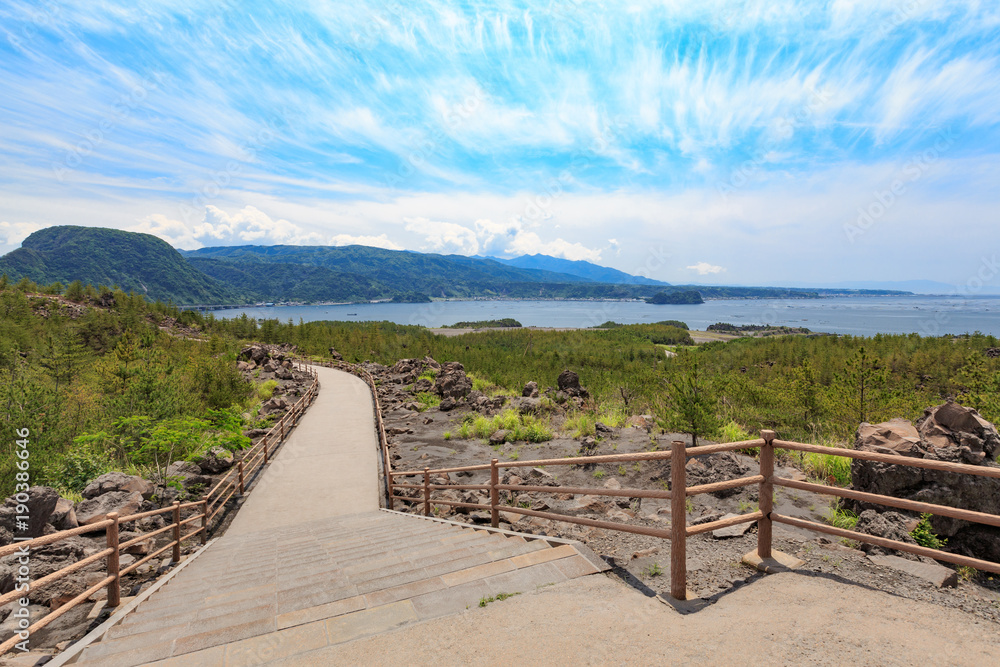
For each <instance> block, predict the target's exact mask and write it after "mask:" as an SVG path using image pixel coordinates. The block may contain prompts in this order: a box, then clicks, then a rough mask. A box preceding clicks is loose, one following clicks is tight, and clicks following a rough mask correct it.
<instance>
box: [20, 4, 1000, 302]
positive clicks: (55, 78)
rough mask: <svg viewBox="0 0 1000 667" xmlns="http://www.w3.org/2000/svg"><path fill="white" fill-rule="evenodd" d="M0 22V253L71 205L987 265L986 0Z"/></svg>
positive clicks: (234, 230)
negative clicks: (1, 91)
mask: <svg viewBox="0 0 1000 667" xmlns="http://www.w3.org/2000/svg"><path fill="white" fill-rule="evenodd" d="M0 29H2V33H0V37H2V39H0V77H2V79H0V83H2V90H3V94H2V96H0V252H6V251H9V250H11V249H13V248H15V247H17V246H18V245H19V243H20V241H21V240H22V239H23V238H24V237H25V236H26V235H27V234H29V233H30V232H31V231H34V230H35V229H39V228H42V227H46V226H49V225H55V224H82V225H92V226H108V227H116V228H121V229H130V230H135V231H146V232H150V233H154V234H157V235H158V236H160V237H162V238H164V239H166V240H168V241H169V242H171V243H173V244H174V245H176V246H178V247H182V248H195V247H200V246H203V245H237V244H245V243H258V244H271V243H292V244H302V243H308V244H336V245H344V244H350V243H364V244H368V245H379V246H383V247H390V248H406V249H411V250H421V251H433V252H458V253H462V254H489V255H497V256H512V255H519V254H524V253H536V252H541V253H546V254H552V255H556V256H561V257H568V258H570V259H587V260H590V261H595V262H598V263H601V264H605V265H609V266H614V267H616V268H619V269H622V270H625V271H628V272H630V273H644V274H646V275H650V276H651V277H654V278H659V279H662V280H667V281H670V282H704V283H731V284H792V283H814V284H816V283H828V282H836V281H843V280H906V279H917V278H922V279H930V280H940V281H945V282H949V283H953V284H960V285H961V284H967V283H968V282H969V281H970V280H971V281H973V283H974V284H975V281H976V280H977V279H985V280H984V282H985V284H987V285H1000V275H997V271H996V270H995V269H991V268H989V267H992V266H994V264H995V262H996V259H995V254H994V253H995V251H996V250H997V245H998V243H997V241H996V239H997V234H996V228H997V222H998V220H997V217H998V214H997V212H998V210H1000V207H998V204H1000V187H998V183H1000V179H998V176H1000V173H998V172H1000V169H998V166H1000V162H998V160H997V153H998V151H1000V7H998V6H997V4H996V3H993V2H985V1H982V2H974V1H969V2H944V1H937V0H868V1H861V0H836V1H832V2H819V1H817V2H782V1H781V0H771V1H770V2H764V1H760V2H758V1H756V0H739V1H736V2H722V1H717V2H716V1H712V0H704V1H698V2H694V1H692V2H681V1H679V0H677V1H673V2H671V1H661V2H642V1H635V2H627V3H610V2H585V1H584V0H551V1H549V2H512V1H511V2H462V3H451V2H420V3H402V2H395V1H393V0H389V2H366V1H365V0H355V1H352V2H318V1H314V2H309V1H303V0H299V1H298V2H288V3H284V2H271V3H254V2H236V0H228V2H194V1H183V0H173V1H171V2H143V1H141V0H140V1H135V0H133V1H131V2H115V1H112V0H104V1H100V2H98V1H96V0H81V1H76V0H73V1H70V0H66V1H58V0H53V1H51V2H50V1H47V0H43V1H36V2H19V1H17V0H8V2H6V3H4V5H3V6H2V7H0ZM984 267H985V268H984Z"/></svg>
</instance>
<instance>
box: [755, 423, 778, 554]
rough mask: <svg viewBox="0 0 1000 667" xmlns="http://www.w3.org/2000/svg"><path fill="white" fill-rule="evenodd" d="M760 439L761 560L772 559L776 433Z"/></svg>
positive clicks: (758, 532) (759, 551) (759, 546)
mask: <svg viewBox="0 0 1000 667" xmlns="http://www.w3.org/2000/svg"><path fill="white" fill-rule="evenodd" d="M760 437H761V438H763V439H764V444H763V446H761V448H760V475H761V477H763V478H764V481H763V482H761V483H760V491H759V496H760V498H759V501H760V502H759V505H760V513H761V514H763V515H764V516H762V517H761V518H760V519H758V520H757V555H758V556H759V557H760V558H761V559H764V558H770V557H771V510H773V509H774V439H775V438H776V437H777V433H775V432H774V431H761V432H760Z"/></svg>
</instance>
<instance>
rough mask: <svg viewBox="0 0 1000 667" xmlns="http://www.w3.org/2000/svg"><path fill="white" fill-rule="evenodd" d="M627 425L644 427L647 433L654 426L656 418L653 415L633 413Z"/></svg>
mask: <svg viewBox="0 0 1000 667" xmlns="http://www.w3.org/2000/svg"><path fill="white" fill-rule="evenodd" d="M628 425H629V426H631V427H633V428H641V429H645V430H646V432H647V433H648V432H650V431H652V430H653V429H654V428H655V427H656V418H655V417H653V415H635V416H633V417H629V420H628Z"/></svg>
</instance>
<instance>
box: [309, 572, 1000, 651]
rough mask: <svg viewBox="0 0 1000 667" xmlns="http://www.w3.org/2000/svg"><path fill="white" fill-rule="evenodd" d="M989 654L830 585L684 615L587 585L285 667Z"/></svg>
mask: <svg viewBox="0 0 1000 667" xmlns="http://www.w3.org/2000/svg"><path fill="white" fill-rule="evenodd" d="M539 619H545V620H544V622H539ZM998 655H1000V633H998V632H997V627H996V626H995V625H993V624H991V623H989V622H986V621H981V620H979V619H977V618H975V617H970V616H969V615H967V614H964V613H962V612H960V611H957V610H953V609H942V608H940V607H938V606H936V605H933V604H929V603H926V602H915V601H911V600H905V599H902V598H900V597H897V596H894V595H892V594H889V593H885V592H881V591H876V590H872V589H870V588H868V587H865V586H863V585H859V584H856V583H853V582H850V581H846V580H842V579H839V578H837V577H836V576H835V575H823V574H811V573H805V574H799V573H783V574H774V575H768V576H767V577H764V578H763V579H760V580H757V581H754V582H752V583H750V584H748V585H745V586H741V587H739V588H737V589H734V590H733V591H732V592H731V593H730V594H727V595H725V596H724V597H722V598H721V599H719V600H718V602H717V603H716V604H713V605H710V606H708V607H706V608H705V609H703V610H701V611H698V612H696V613H690V614H682V613H679V612H678V611H676V610H675V609H674V608H672V607H670V606H668V605H666V604H664V603H662V602H660V601H659V600H658V599H656V598H649V597H643V596H642V595H641V594H640V593H638V592H636V591H635V590H634V589H632V588H630V587H629V586H627V585H624V584H622V583H621V582H620V581H618V580H617V579H615V578H614V577H613V576H609V575H593V576H590V577H583V578H581V579H575V580H573V581H568V582H564V583H562V584H557V585H555V586H551V587H546V588H542V589H539V590H538V591H535V592H530V593H528V592H526V594H524V595H518V596H515V597H511V598H508V599H507V600H504V601H502V602H494V603H491V604H489V605H488V606H487V607H486V608H475V609H470V610H468V611H465V612H463V613H462V614H461V615H459V616H450V617H446V618H441V619H436V620H432V621H428V622H426V623H421V624H418V625H414V626H410V627H406V628H403V629H400V630H396V631H395V632H391V633H386V634H381V635H379V636H377V637H371V638H368V639H361V640H358V641H354V642H351V643H348V644H342V645H340V646H337V647H334V648H332V649H329V650H327V651H323V652H317V653H316V654H313V655H310V656H306V657H304V658H299V659H297V660H296V661H295V662H294V663H290V664H297V665H313V664H315V665H321V664H322V665H326V664H338V665H358V664H364V665H399V664H435V665H468V664H501V665H506V664H523V663H528V662H530V663H532V664H544V665H641V664H646V665H649V664H659V665H675V664H676V665H683V664H693V665H776V664H779V665H803V664H808V665H842V664H855V665H917V664H933V665H993V664H996V661H997V656H998Z"/></svg>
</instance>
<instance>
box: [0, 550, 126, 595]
mask: <svg viewBox="0 0 1000 667" xmlns="http://www.w3.org/2000/svg"><path fill="white" fill-rule="evenodd" d="M112 551H113V549H103V550H102V551H98V552H97V553H96V554H92V555H90V556H87V557H86V558H84V559H83V560H78V561H77V562H75V563H73V564H72V565H68V566H66V567H64V568H63V569H61V570H57V571H55V572H53V573H52V574H49V575H46V576H44V577H42V578H41V579H35V580H33V581H32V582H31V590H36V589H39V588H44V587H45V586H46V585H48V584H51V583H52V582H53V581H58V580H59V579H62V578H63V577H65V576H66V575H68V574H72V573H74V572H76V571H77V570H79V569H82V568H85V567H87V566H88V565H90V564H91V563H95V562H97V561H99V560H101V559H102V558H107V557H108V555H109V554H110V553H111V552H112ZM25 596H26V594H25V592H24V591H19V590H17V589H16V588H15V589H14V590H12V591H10V592H9V593H5V594H4V595H0V607H2V606H4V605H5V604H7V603H8V602H11V601H13V600H16V599H18V598H20V597H25Z"/></svg>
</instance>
